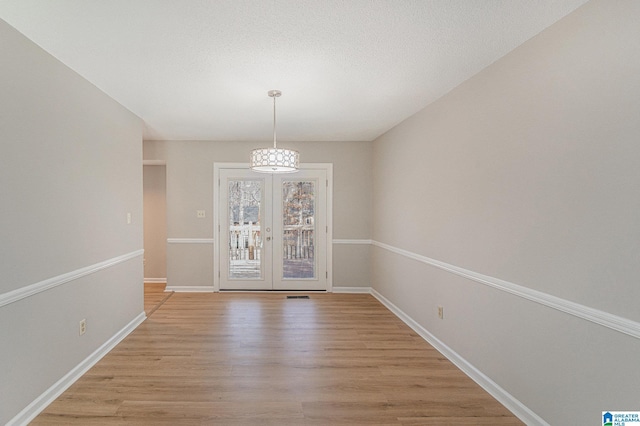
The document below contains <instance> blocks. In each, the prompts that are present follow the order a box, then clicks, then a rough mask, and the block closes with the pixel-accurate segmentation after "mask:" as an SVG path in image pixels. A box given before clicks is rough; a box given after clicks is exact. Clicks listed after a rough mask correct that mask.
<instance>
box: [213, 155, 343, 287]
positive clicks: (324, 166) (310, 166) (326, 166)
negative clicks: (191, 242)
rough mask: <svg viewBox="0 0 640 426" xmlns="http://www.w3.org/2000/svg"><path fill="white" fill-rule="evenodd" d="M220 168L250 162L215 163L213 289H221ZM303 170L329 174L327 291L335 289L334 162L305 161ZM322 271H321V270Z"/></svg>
mask: <svg viewBox="0 0 640 426" xmlns="http://www.w3.org/2000/svg"><path fill="white" fill-rule="evenodd" d="M220 169H245V170H247V169H249V163H213V291H214V292H219V291H220V272H221V269H220V268H221V265H220V256H219V254H220V220H219V219H220V218H219V209H220V200H219V196H218V195H219V194H218V189H217V188H219V183H220ZM300 169H301V170H314V169H316V170H325V171H326V174H327V244H326V250H327V253H326V255H327V292H329V293H331V292H332V291H333V164H332V163H303V164H301V165H300ZM319 272H320V271H319Z"/></svg>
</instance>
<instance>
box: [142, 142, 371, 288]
mask: <svg viewBox="0 0 640 426" xmlns="http://www.w3.org/2000/svg"><path fill="white" fill-rule="evenodd" d="M265 143H267V144H268V143H269V142H265ZM280 144H281V145H282V146H283V147H287V148H293V149H297V150H298V151H300V156H301V159H302V162H303V163H333V178H334V181H333V237H334V239H338V240H349V239H351V240H353V239H356V240H358V239H360V240H362V239H365V240H367V239H370V238H371V213H370V209H371V177H372V173H371V167H370V166H371V152H372V150H371V143H370V142H303V143H293V142H291V143H288V142H281V143H280ZM263 145H264V143H262V144H261V143H256V142H211V141H145V142H144V159H145V160H164V161H166V167H167V230H168V231H167V237H168V238H169V239H172V238H193V239H211V238H213V210H212V209H213V197H214V192H213V191H214V188H213V164H214V162H235V163H246V162H248V158H249V153H250V151H251V149H253V148H258V147H260V146H263ZM196 210H205V211H206V218H204V219H198V218H196ZM333 250H334V256H333V262H334V263H333V285H334V287H335V286H337V287H369V286H370V265H369V258H370V256H369V251H370V247H369V246H368V245H363V244H336V245H335V246H334V247H333ZM213 256H214V253H213V245H212V244H201V243H197V244H168V245H167V285H169V286H183V287H185V286H186V287H189V286H198V287H200V286H209V287H211V286H213Z"/></svg>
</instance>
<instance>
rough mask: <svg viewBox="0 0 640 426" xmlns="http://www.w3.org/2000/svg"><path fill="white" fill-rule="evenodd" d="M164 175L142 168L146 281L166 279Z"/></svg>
mask: <svg viewBox="0 0 640 426" xmlns="http://www.w3.org/2000/svg"><path fill="white" fill-rule="evenodd" d="M166 175H167V169H166V167H165V166H162V165H157V166H144V167H143V188H144V278H145V281H146V280H150V281H152V282H153V281H154V280H163V279H164V280H166V278H167V183H166V177H167V176H166ZM156 282H157V281H156Z"/></svg>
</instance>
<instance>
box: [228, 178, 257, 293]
mask: <svg viewBox="0 0 640 426" xmlns="http://www.w3.org/2000/svg"><path fill="white" fill-rule="evenodd" d="M228 184H229V193H228V194H229V204H228V205H229V216H228V217H229V247H228V249H229V265H228V267H229V279H231V280H233V279H236V280H246V279H262V265H261V259H262V256H261V251H262V238H261V230H262V229H261V226H262V225H261V221H260V217H261V211H260V207H261V205H262V195H263V190H262V186H263V181H262V180H229V181H228Z"/></svg>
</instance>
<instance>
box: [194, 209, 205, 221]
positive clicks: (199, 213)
mask: <svg viewBox="0 0 640 426" xmlns="http://www.w3.org/2000/svg"><path fill="white" fill-rule="evenodd" d="M196 217H197V218H199V219H202V218H203V217H205V212H204V210H196Z"/></svg>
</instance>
